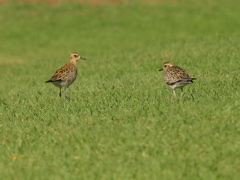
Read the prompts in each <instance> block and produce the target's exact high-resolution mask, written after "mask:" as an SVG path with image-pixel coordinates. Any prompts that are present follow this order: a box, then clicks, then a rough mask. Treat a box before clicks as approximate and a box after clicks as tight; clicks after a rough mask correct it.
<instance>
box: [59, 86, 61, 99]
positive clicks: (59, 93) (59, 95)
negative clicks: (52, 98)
mask: <svg viewBox="0 0 240 180" xmlns="http://www.w3.org/2000/svg"><path fill="white" fill-rule="evenodd" d="M61 96H62V91H61V88H60V91H59V97H61Z"/></svg>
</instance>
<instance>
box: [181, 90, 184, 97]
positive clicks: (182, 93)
mask: <svg viewBox="0 0 240 180" xmlns="http://www.w3.org/2000/svg"><path fill="white" fill-rule="evenodd" d="M181 91H182V92H181V98H182V97H183V95H184V92H183V88H181Z"/></svg>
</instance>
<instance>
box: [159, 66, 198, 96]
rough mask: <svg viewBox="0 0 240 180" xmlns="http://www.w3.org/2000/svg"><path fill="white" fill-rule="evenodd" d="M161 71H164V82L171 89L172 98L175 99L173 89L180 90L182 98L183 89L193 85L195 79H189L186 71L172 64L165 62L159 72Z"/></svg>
mask: <svg viewBox="0 0 240 180" xmlns="http://www.w3.org/2000/svg"><path fill="white" fill-rule="evenodd" d="M162 70H164V71H165V75H164V81H165V82H166V84H167V85H168V86H169V87H170V88H172V90H173V95H174V97H176V92H175V88H180V89H181V90H182V94H181V96H183V87H184V86H186V85H188V84H191V83H193V80H195V79H196V78H191V77H190V76H189V75H188V73H187V71H185V70H184V69H182V68H180V67H178V66H175V65H174V64H173V63H172V62H165V63H164V64H163V68H161V69H160V70H159V71H162Z"/></svg>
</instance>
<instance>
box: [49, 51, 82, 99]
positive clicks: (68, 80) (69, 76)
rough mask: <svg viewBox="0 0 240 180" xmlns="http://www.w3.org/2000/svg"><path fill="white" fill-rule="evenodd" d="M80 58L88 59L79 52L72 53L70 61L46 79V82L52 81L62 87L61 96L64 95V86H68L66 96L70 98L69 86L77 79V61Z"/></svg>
mask: <svg viewBox="0 0 240 180" xmlns="http://www.w3.org/2000/svg"><path fill="white" fill-rule="evenodd" d="M79 59H83V60H86V58H83V57H81V56H80V55H79V54H78V53H71V54H70V59H69V63H68V64H65V65H64V66H63V67H61V68H59V69H58V70H57V71H56V72H55V74H54V75H53V76H52V77H51V79H50V80H48V81H46V83H49V82H51V83H53V84H54V85H55V86H57V87H59V88H60V92H59V96H60V97H61V96H62V92H61V89H62V87H66V97H67V98H68V99H69V94H68V87H69V86H70V85H71V84H72V83H73V82H74V81H75V79H76V77H77V61H78V60H79Z"/></svg>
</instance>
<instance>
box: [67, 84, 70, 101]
mask: <svg viewBox="0 0 240 180" xmlns="http://www.w3.org/2000/svg"><path fill="white" fill-rule="evenodd" d="M66 98H67V99H68V100H70V97H69V93H68V87H67V88H66Z"/></svg>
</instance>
